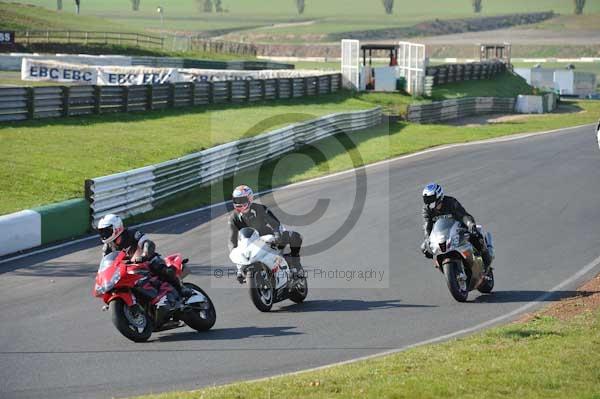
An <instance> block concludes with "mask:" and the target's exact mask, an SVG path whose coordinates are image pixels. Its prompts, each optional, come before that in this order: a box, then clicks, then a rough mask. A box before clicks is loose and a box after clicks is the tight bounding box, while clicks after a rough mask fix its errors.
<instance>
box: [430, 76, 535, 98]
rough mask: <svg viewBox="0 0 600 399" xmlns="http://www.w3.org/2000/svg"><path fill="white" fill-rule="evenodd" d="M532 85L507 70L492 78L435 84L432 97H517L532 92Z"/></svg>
mask: <svg viewBox="0 0 600 399" xmlns="http://www.w3.org/2000/svg"><path fill="white" fill-rule="evenodd" d="M532 93H533V91H532V87H531V86H529V85H528V84H527V82H526V81H525V79H522V78H521V77H519V76H516V75H513V74H511V73H508V72H505V73H503V74H501V75H499V76H496V77H495V78H494V79H490V80H471V81H467V82H458V83H448V84H445V85H441V86H434V87H433V93H432V97H433V99H435V100H445V99H450V98H459V97H516V96H517V95H519V94H532Z"/></svg>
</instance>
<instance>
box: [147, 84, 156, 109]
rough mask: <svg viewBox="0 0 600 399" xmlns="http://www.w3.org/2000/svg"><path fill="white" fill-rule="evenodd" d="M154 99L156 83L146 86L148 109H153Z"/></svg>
mask: <svg viewBox="0 0 600 399" xmlns="http://www.w3.org/2000/svg"><path fill="white" fill-rule="evenodd" d="M153 99H154V85H148V86H146V110H148V111H151V110H152V101H153Z"/></svg>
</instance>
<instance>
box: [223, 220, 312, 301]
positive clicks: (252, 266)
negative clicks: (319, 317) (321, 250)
mask: <svg viewBox="0 0 600 399" xmlns="http://www.w3.org/2000/svg"><path fill="white" fill-rule="evenodd" d="M229 259H231V261H232V262H233V263H235V264H236V266H237V268H238V273H241V274H242V275H243V276H244V278H245V281H246V282H247V283H248V285H249V289H250V299H252V302H253V303H254V306H256V308H257V309H258V310H260V311H261V312H268V311H270V310H271V308H272V307H273V304H274V303H277V302H281V301H284V300H286V299H291V300H292V301H294V302H296V303H301V302H303V301H304V299H306V295H307V294H308V284H307V282H306V276H305V274H304V270H303V269H302V266H300V265H298V267H297V268H290V266H289V265H288V262H287V260H286V256H285V255H284V254H283V253H282V251H281V250H280V249H279V248H278V246H277V243H275V242H274V236H273V235H264V236H259V234H258V231H256V230H255V229H253V228H250V227H244V228H243V229H241V230H240V231H239V232H238V245H237V247H236V248H234V249H233V250H232V251H231V253H230V254H229Z"/></svg>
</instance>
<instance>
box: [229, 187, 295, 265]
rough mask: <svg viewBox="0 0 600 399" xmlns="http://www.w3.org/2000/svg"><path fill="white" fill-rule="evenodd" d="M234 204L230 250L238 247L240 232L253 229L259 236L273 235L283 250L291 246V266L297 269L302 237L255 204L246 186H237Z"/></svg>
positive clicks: (249, 189) (264, 207)
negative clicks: (245, 228)
mask: <svg viewBox="0 0 600 399" xmlns="http://www.w3.org/2000/svg"><path fill="white" fill-rule="evenodd" d="M232 202H233V209H234V212H232V213H231V216H230V217H229V229H230V233H231V234H230V236H229V250H230V251H231V250H232V249H233V248H235V247H237V243H238V232H239V231H240V230H241V229H243V228H244V227H251V228H253V229H256V230H257V231H258V234H259V235H261V236H262V235H266V234H272V235H273V236H275V241H276V242H277V243H279V246H280V247H281V248H282V249H283V248H284V247H285V246H286V245H289V246H290V257H291V258H290V259H289V260H290V265H291V266H292V267H295V266H296V265H299V264H300V248H301V247H302V236H301V235H300V234H299V233H297V232H295V231H289V230H286V229H285V228H284V227H283V225H282V224H281V222H279V220H278V219H277V218H276V217H275V215H274V214H273V213H272V212H271V211H270V210H269V208H267V207H266V206H265V205H262V204H257V203H255V202H254V193H253V191H252V189H251V188H250V187H248V186H246V185H241V186H237V187H236V188H235V190H233V194H232Z"/></svg>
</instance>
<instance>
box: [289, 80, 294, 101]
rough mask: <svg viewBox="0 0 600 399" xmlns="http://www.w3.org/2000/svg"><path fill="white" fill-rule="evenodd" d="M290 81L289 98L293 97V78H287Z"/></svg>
mask: <svg viewBox="0 0 600 399" xmlns="http://www.w3.org/2000/svg"><path fill="white" fill-rule="evenodd" d="M288 81H289V82H290V98H294V78H290V79H288Z"/></svg>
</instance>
